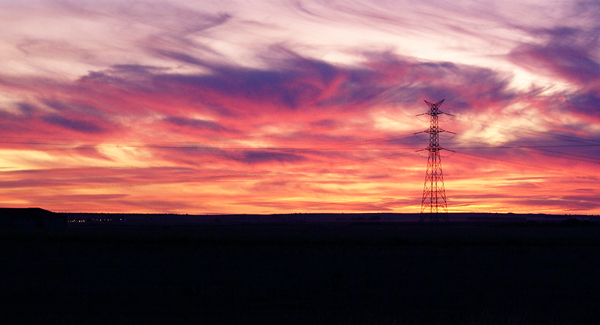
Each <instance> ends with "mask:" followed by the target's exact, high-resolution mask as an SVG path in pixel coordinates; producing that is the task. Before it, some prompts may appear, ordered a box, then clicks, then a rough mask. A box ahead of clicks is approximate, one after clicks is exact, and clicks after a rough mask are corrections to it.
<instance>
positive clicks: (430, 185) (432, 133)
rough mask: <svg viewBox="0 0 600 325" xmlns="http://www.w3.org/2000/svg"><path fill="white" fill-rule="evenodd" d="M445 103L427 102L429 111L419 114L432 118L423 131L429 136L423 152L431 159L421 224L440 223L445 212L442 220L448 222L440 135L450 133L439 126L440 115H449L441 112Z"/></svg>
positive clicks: (428, 159) (426, 177) (424, 187)
mask: <svg viewBox="0 0 600 325" xmlns="http://www.w3.org/2000/svg"><path fill="white" fill-rule="evenodd" d="M443 102H444V100H443V99H442V100H440V101H439V102H437V103H435V104H434V103H430V102H428V101H425V103H426V104H427V106H429V111H428V112H427V113H423V114H419V115H429V116H430V117H431V120H430V123H429V129H428V130H426V131H423V133H428V134H429V146H428V147H427V148H425V149H422V150H427V151H429V157H428V158H427V171H426V172H425V185H424V186H423V199H422V200H421V216H420V217H419V221H421V222H422V221H426V220H427V221H429V222H434V221H435V222H436V223H438V222H439V217H440V212H444V214H443V215H442V219H443V220H444V221H448V207H447V205H446V190H445V189H444V175H443V174H442V157H441V156H440V151H441V150H443V149H444V148H442V147H440V136H439V135H440V133H442V132H448V131H445V130H443V129H441V128H440V127H439V125H438V115H440V114H447V113H444V112H442V111H440V110H439V108H440V106H441V105H442V103H443ZM447 115H450V114H447ZM450 133H452V132H450ZM440 210H442V211H440ZM427 213H428V214H427Z"/></svg>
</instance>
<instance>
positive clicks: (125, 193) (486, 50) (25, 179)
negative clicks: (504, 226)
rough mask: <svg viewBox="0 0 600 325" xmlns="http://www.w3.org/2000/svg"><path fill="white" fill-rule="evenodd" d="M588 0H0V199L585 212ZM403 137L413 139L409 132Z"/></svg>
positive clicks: (599, 153)
mask: <svg viewBox="0 0 600 325" xmlns="http://www.w3.org/2000/svg"><path fill="white" fill-rule="evenodd" d="M599 16H600V3H598V2H597V1H595V0H594V1H570V0H565V1H541V0H536V1H534V0H501V1H500V0H489V1H480V0H478V1H464V0H456V1H441V0H420V1H405V0H399V1H396V0H395V1H389V0H387V1H386V0H369V1H359V0H343V1H342V0H289V1H287V0H278V1H271V0H252V1H241V0H240V1H238V0H218V1H211V0H203V1H183V0H181V1H180V0H164V1H158V0H155V1H131V0H127V1H125V0H114V1H113V0H110V1H91V0H76V1H75V0H56V1H51V0H2V1H0V30H2V33H1V34H0V62H2V63H1V65H0V66H1V67H2V69H0V204H1V205H2V206H5V207H41V208H45V209H49V210H52V211H58V212H124V213H190V214H220V213H249V214H250V213H262V214H271V213H318V212H339V213H341V212H343V213H353V212H398V213H418V212H420V208H421V199H422V194H423V186H424V179H425V170H426V165H427V151H426V150H425V151H424V150H422V149H424V148H426V147H427V146H428V144H429V138H428V136H429V135H428V134H424V133H422V131H425V130H427V129H428V128H429V117H428V116H426V115H425V116H424V115H419V114H422V113H425V112H427V110H428V107H427V105H426V104H425V102H424V100H427V101H430V102H438V101H440V100H442V99H444V102H443V104H442V105H441V106H440V110H441V111H443V112H445V113H448V114H451V115H441V116H440V118H439V122H440V127H441V128H442V129H444V130H446V131H450V132H443V133H441V134H440V145H441V146H442V147H443V148H445V149H448V150H444V151H442V167H443V177H444V185H445V189H446V196H447V205H448V211H449V212H492V213H494V212H498V213H505V212H514V213H561V214H563V213H566V214H599V213H600V186H599V184H600V179H599V176H598V167H600V46H599V45H600V40H599V37H600V20H598V19H597V17H599ZM419 132H421V133H419Z"/></svg>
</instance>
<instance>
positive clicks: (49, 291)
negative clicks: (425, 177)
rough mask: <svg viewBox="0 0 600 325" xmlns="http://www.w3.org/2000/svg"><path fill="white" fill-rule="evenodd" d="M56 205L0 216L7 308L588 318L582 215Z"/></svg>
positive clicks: (42, 318)
mask: <svg viewBox="0 0 600 325" xmlns="http://www.w3.org/2000/svg"><path fill="white" fill-rule="evenodd" d="M4 213H5V215H6V214H7V212H6V210H4ZM64 217H65V218H66V221H68V222H67V223H66V227H64V228H44V227H30V228H27V227H15V226H10V225H7V224H5V225H4V227H2V228H1V229H0V250H1V255H0V256H1V258H2V268H1V269H0V276H1V278H2V281H1V282H0V286H1V288H0V290H1V291H2V304H3V309H4V310H6V312H5V313H4V320H5V321H8V323H13V324H18V323H36V324H109V323H110V324H164V323H177V324H599V323H600V322H599V321H598V319H599V316H600V313H599V312H598V305H599V303H600V297H599V294H598V293H599V292H600V274H599V273H598V270H600V224H599V223H598V220H599V219H598V217H596V216H548V215H513V214H451V215H449V219H450V220H451V221H450V222H448V223H439V224H437V225H436V224H431V223H419V222H418V217H419V215H418V214H415V215H393V214H328V215H316V214H296V215H271V216H259V215H235V216H182V215H114V214H65V215H64ZM82 220H85V222H83V221H82Z"/></svg>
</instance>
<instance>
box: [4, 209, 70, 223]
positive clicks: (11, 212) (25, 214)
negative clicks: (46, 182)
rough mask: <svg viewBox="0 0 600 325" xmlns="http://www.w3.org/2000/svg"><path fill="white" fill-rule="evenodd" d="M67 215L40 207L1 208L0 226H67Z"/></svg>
mask: <svg viewBox="0 0 600 325" xmlns="http://www.w3.org/2000/svg"><path fill="white" fill-rule="evenodd" d="M66 226H67V217H66V216H64V215H62V214H58V213H54V212H51V211H48V210H44V209H40V208H24V209H20V208H0V227H14V228H65V227H66Z"/></svg>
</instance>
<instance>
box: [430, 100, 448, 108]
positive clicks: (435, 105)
mask: <svg viewBox="0 0 600 325" xmlns="http://www.w3.org/2000/svg"><path fill="white" fill-rule="evenodd" d="M445 100H446V99H442V100H440V101H439V102H437V103H435V104H434V103H431V102H428V101H425V104H427V106H429V108H433V109H435V108H439V107H440V106H441V105H442V103H443V102H444V101H445Z"/></svg>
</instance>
